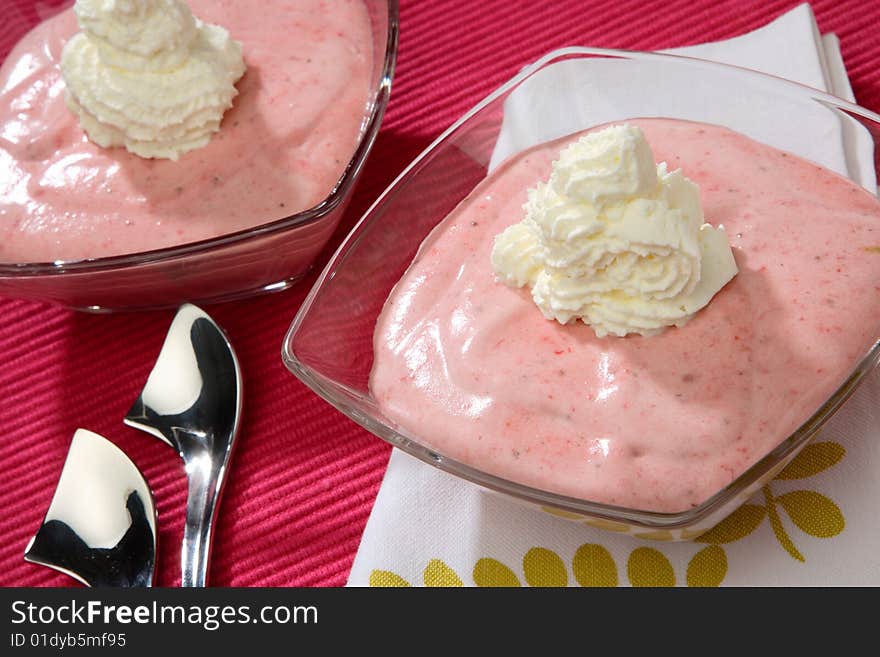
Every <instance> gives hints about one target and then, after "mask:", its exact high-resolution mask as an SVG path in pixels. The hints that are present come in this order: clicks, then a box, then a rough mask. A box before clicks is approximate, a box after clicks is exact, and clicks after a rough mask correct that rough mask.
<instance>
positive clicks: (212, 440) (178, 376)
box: [124, 304, 242, 586]
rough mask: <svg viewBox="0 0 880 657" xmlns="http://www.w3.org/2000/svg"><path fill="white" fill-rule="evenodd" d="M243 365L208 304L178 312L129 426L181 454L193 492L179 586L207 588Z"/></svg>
mask: <svg viewBox="0 0 880 657" xmlns="http://www.w3.org/2000/svg"><path fill="white" fill-rule="evenodd" d="M241 403H242V390H241V371H240V369H239V366H238V359H237V358H236V356H235V352H234V351H233V349H232V345H230V344H229V341H228V340H227V339H226V336H225V335H224V334H223V331H222V330H221V329H220V327H219V326H217V324H216V323H215V322H214V320H213V319H211V318H210V317H209V316H208V315H207V314H206V313H205V312H204V311H203V310H201V309H200V308H198V307H196V306H194V305H192V304H184V305H183V306H181V307H180V309H179V310H178V311H177V314H176V315H175V317H174V320H173V321H172V323H171V327H170V328H169V329H168V335H167V336H166V337H165V343H164V344H163V345H162V350H161V352H160V353H159V358H158V359H157V360H156V364H155V365H154V366H153V370H152V372H150V376H149V378H148V379H147V383H146V385H145V386H144V389H143V391H142V392H141V394H140V397H138V398H137V400H136V401H135V403H134V405H133V406H132V407H131V410H129V411H128V414H127V415H126V416H125V420H124V421H125V424H127V425H128V426H130V427H134V428H136V429H140V430H142V431H146V432H147V433H149V434H152V435H154V436H156V437H157V438H160V439H161V440H164V441H165V442H166V443H168V444H169V445H171V446H172V447H174V448H175V449H176V450H177V452H178V453H179V454H180V457H181V458H182V459H183V462H184V465H185V469H186V474H187V480H188V493H187V501H186V525H185V527H184V533H183V546H182V549H181V553H180V567H181V578H180V583H181V586H205V584H206V582H207V575H208V558H209V555H210V550H211V539H212V531H211V530H212V527H213V524H214V519H215V517H216V514H217V508H218V505H219V501H220V496H221V494H222V492H223V484H224V481H225V475H226V470H227V467H228V464H229V459H230V457H231V456H232V449H233V446H234V444H235V438H236V435H237V434H238V426H239V421H240V419H241Z"/></svg>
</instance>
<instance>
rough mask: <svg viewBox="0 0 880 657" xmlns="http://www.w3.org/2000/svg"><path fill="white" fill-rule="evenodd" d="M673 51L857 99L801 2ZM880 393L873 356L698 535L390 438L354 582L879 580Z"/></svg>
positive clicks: (843, 166)
mask: <svg viewBox="0 0 880 657" xmlns="http://www.w3.org/2000/svg"><path fill="white" fill-rule="evenodd" d="M668 52H672V53H676V54H683V55H688V56H693V57H700V58H704V59H713V60H716V61H720V62H724V63H728V64H736V65H740V66H745V67H749V68H754V69H757V70H760V71H763V72H766V73H770V74H774V75H777V76H780V77H786V78H789V79H792V80H795V81H798V82H801V83H803V84H807V85H810V86H813V87H816V88H819V89H823V90H828V91H830V92H831V93H833V94H835V95H837V96H840V97H842V98H846V99H849V100H852V91H851V89H850V86H849V82H848V79H847V75H846V70H845V69H844V67H843V62H842V59H841V57H840V49H839V44H838V41H837V38H836V37H835V36H834V35H824V36H820V35H819V31H818V28H817V26H816V22H815V18H814V16H813V13H812V11H811V9H810V7H809V5H806V4H803V5H800V6H798V7H797V8H795V9H793V10H791V11H790V12H788V13H786V14H784V15H783V16H781V17H779V18H778V19H776V20H775V21H773V22H772V23H770V24H768V25H766V26H765V27H763V28H761V29H759V30H756V31H754V32H751V33H749V34H747V35H744V36H740V37H737V38H734V39H729V40H726V41H721V42H716V43H709V44H702V45H698V46H691V47H687V48H679V49H675V50H670V51H668ZM507 109H508V108H506V110H507ZM594 109H595V108H594ZM515 113H516V112H515V111H514V112H513V113H512V114H515ZM511 116H512V115H511ZM619 118H620V117H619V115H618V116H611V117H609V120H611V119H619ZM511 121H513V122H514V123H515V117H513V116H512V118H511ZM507 122H508V113H507V111H506V113H505V123H507ZM506 127H510V126H506ZM548 129H549V130H551V131H552V130H554V129H556V130H559V129H562V128H561V127H560V126H556V127H555V128H554V127H552V126H551V127H549V128H548ZM833 129H834V130H837V131H838V134H837V139H839V140H840V141H841V143H842V144H843V146H844V147H845V149H844V148H841V150H840V151H839V152H838V151H835V150H834V149H824V150H823V152H821V153H819V157H818V158H816V159H820V160H822V158H824V161H823V163H825V164H826V165H827V166H832V167H834V168H836V169H838V170H840V171H841V172H842V173H848V174H849V175H850V176H851V177H853V178H854V179H856V180H858V181H860V182H861V183H862V184H864V185H865V186H868V187H873V183H874V177H873V169H872V167H871V162H872V145H871V143H870V142H869V141H866V140H865V138H864V133H861V132H860V131H859V130H858V129H857V128H856V127H855V126H852V125H848V124H847V123H846V121H843V122H841V123H836V124H835V126H834V128H833ZM524 134H526V133H523V132H522V131H517V130H516V129H515V128H512V129H510V130H507V131H506V134H505V136H503V137H502V138H499V142H498V146H497V147H496V153H495V154H494V158H493V161H499V160H500V158H501V157H502V156H503V154H504V150H505V149H508V148H510V149H518V148H520V147H522V144H520V143H515V142H516V141H517V140H518V139H520V140H521V139H523V138H525V139H529V138H532V137H529V136H528V135H527V134H526V136H525V137H524V136H523V135H524ZM560 134H564V132H563V133H560ZM551 136H554V135H551ZM535 138H536V139H538V140H539V141H541V140H543V138H546V137H544V136H542V135H541V136H538V137H535ZM759 138H760V137H759ZM776 138H777V139H778V135H777V136H776ZM508 139H509V140H511V141H510V142H509V143H506V141H507V140H508ZM774 145H778V144H774ZM789 150H795V151H797V150H799V149H797V148H789ZM800 151H801V153H802V154H803V149H802V148H801V149H800ZM829 151H831V152H830V155H829ZM508 152H509V151H508ZM878 399H880V375H878V371H876V370H875V371H874V372H873V373H871V374H869V375H868V379H867V381H866V382H865V383H864V384H863V385H862V387H861V388H860V389H859V390H858V391H857V392H856V394H855V395H854V396H853V397H852V398H851V399H850V400H849V401H848V402H847V404H846V406H845V407H844V408H843V409H842V410H841V411H840V412H839V413H838V414H837V415H836V416H835V417H834V418H832V419H831V421H830V422H829V423H828V424H827V425H826V427H825V428H824V429H823V431H822V433H821V435H820V436H819V437H817V438H816V439H815V440H814V441H813V446H812V447H808V449H806V450H805V451H804V452H803V453H802V455H801V456H800V457H798V459H797V460H796V464H795V466H793V468H794V469H789V471H788V472H789V474H790V475H797V477H796V478H788V479H785V480H779V479H777V480H774V481H773V482H771V483H770V484H769V486H768V487H767V488H766V489H765V491H762V493H759V494H758V495H756V496H755V498H753V499H752V500H749V502H748V503H747V504H746V505H744V506H743V507H742V508H741V509H740V510H739V511H737V512H735V513H734V515H733V516H731V517H730V518H729V519H728V520H727V521H725V522H724V523H722V524H721V525H720V526H719V527H718V528H717V530H713V531H712V532H710V534H708V535H707V536H706V537H705V540H702V541H701V540H698V541H694V542H684V543H663V542H656V541H644V540H640V539H638V538H635V537H632V536H627V535H620V534H615V533H612V532H610V531H606V530H600V529H595V528H593V527H588V526H585V525H583V524H581V523H577V522H572V521H569V520H565V519H561V518H557V517H554V516H551V515H550V514H547V513H543V512H541V511H539V510H536V509H533V508H529V507H526V506H524V505H522V504H519V503H517V502H514V501H512V500H509V499H507V498H505V497H503V496H500V495H497V494H494V493H491V492H489V491H486V490H484V489H482V488H480V487H478V486H475V485H472V484H470V483H468V482H465V481H463V480H460V479H458V478H456V477H453V476H452V475H449V474H446V473H444V472H441V471H440V470H437V469H435V468H432V467H431V466H428V465H426V464H424V463H422V462H420V461H418V460H416V459H414V458H412V457H410V456H408V455H406V454H404V453H403V452H400V451H398V450H396V449H395V450H393V451H392V454H391V458H390V461H389V464H388V469H387V472H386V474H385V478H384V480H383V482H382V486H381V488H380V490H379V494H378V496H377V498H376V503H375V506H374V508H373V511H372V513H371V515H370V519H369V521H368V523H367V526H366V529H365V531H364V534H363V537H362V539H361V544H360V547H359V549H358V553H357V555H356V557H355V560H354V564H353V566H352V569H351V573H350V575H349V580H348V585H349V586H368V585H374V586H375V585H405V584H410V585H413V586H421V585H458V584H463V585H465V586H473V585H490V584H516V583H520V584H522V585H533V586H534V585H550V584H568V585H575V586H576V585H579V584H581V585H584V584H597V583H604V584H619V585H647V584H652V583H653V584H673V583H674V584H676V585H707V584H721V585H737V586H815V585H878V584H880V517H878V516H877V513H876V502H877V500H880V406H878V404H877V403H876V400H878ZM597 564H598V565H597Z"/></svg>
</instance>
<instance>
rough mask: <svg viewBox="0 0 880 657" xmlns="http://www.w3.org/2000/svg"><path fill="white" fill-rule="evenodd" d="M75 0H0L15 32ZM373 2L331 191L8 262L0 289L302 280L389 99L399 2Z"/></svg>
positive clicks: (261, 285) (149, 304)
mask: <svg viewBox="0 0 880 657" xmlns="http://www.w3.org/2000/svg"><path fill="white" fill-rule="evenodd" d="M71 4H72V2H70V1H67V2H64V1H61V2H50V3H48V4H47V3H32V2H27V1H26V0H2V1H0V6H2V8H3V14H4V20H5V21H9V23H8V24H9V29H10V32H9V33H12V31H13V30H14V31H15V32H16V33H20V36H23V35H24V32H25V31H26V30H27V29H30V28H31V27H33V26H34V25H36V24H37V23H38V22H40V21H42V20H45V19H47V18H49V17H50V16H52V15H54V14H56V13H58V12H59V11H61V10H62V9H65V8H67V7H69V6H70V5H71ZM365 4H366V6H367V9H368V11H369V15H370V21H371V26H372V27H371V31H372V38H373V43H372V49H373V71H372V74H371V75H372V80H373V82H372V90H371V92H370V95H369V97H367V98H365V99H364V101H365V102H364V114H363V118H362V120H361V126H360V137H359V140H358V143H357V146H356V148H355V150H354V152H353V154H352V155H351V159H350V160H349V162H348V164H347V166H346V167H345V169H344V170H343V173H342V174H341V176H340V178H339V180H338V181H337V182H336V183H335V185H334V186H333V189H332V190H331V191H330V192H329V194H328V195H327V196H326V197H325V198H324V199H323V200H321V201H320V202H319V203H318V204H316V205H314V206H313V207H311V208H309V209H307V210H304V211H302V212H297V213H296V214H292V215H290V216H287V217H284V218H281V219H277V220H273V221H269V222H267V223H262V224H259V225H255V226H254V227H253V228H249V229H246V230H241V231H238V232H234V233H228V234H224V235H220V236H218V237H214V238H210V239H205V240H201V241H198V242H190V243H185V244H181V245H179V246H173V247H168V248H162V249H156V250H151V251H144V252H140V253H131V254H126V255H120V256H111V257H99V258H92V259H83V260H68V261H56V262H31V263H11V262H0V296H8V297H17V298H24V299H34V300H41V301H48V302H50V303H54V304H59V305H63V306H67V307H71V308H76V309H79V310H87V311H93V312H102V311H111V310H137V309H147V308H160V307H173V306H177V305H179V304H180V303H182V302H184V301H191V302H201V303H211V302H215V301H227V300H231V299H235V298H240V297H246V296H250V295H253V294H258V293H262V292H267V291H274V290H280V289H283V288H286V287H288V286H290V285H291V284H293V283H294V282H295V281H296V280H297V279H299V278H300V277H301V276H302V275H303V274H305V273H306V271H308V269H309V268H310V266H311V264H312V261H313V260H314V258H315V257H316V256H317V255H318V253H319V252H320V251H321V249H322V248H323V247H324V245H325V244H326V242H327V241H328V240H329V239H330V237H331V236H332V235H333V232H334V230H335V229H336V226H337V225H338V224H339V221H340V219H341V217H342V214H343V212H344V210H345V207H346V205H347V203H348V200H349V198H350V196H351V192H352V190H353V188H354V185H355V182H356V181H357V179H358V176H359V175H360V173H361V171H362V169H363V166H364V163H365V161H366V159H367V156H368V154H369V152H370V149H371V148H372V146H373V143H374V141H375V139H376V135H377V134H378V132H379V126H380V124H381V122H382V117H383V115H384V113H385V108H386V106H387V104H388V99H389V95H390V92H391V80H392V77H393V74H394V67H395V63H396V58H397V41H398V3H397V0H365ZM16 40H17V39H16ZM294 175H296V174H295V172H292V173H291V176H294Z"/></svg>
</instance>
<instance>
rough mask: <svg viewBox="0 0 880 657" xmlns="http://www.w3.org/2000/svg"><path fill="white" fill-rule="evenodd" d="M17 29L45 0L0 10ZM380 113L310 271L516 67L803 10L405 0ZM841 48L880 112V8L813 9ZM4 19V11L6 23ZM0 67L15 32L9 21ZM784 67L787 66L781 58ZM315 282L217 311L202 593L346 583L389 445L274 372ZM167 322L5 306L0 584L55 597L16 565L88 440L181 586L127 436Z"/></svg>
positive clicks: (137, 453)
mask: <svg viewBox="0 0 880 657" xmlns="http://www.w3.org/2000/svg"><path fill="white" fill-rule="evenodd" d="M11 4H15V5H18V6H20V7H24V8H26V10H27V12H28V13H27V15H28V16H30V17H33V18H34V19H35V18H36V17H42V16H45V15H47V14H48V13H51V8H52V7H53V6H55V5H57V4H59V3H58V2H56V1H54V0H42V1H36V2H34V1H33V0H0V6H2V7H4V8H7V7H8V6H10V5H11ZM400 4H401V7H400V23H401V37H400V52H399V59H398V67H397V75H396V78H395V81H394V89H393V93H392V97H391V103H390V105H389V107H388V111H387V114H386V118H385V123H384V125H383V128H382V131H381V133H380V135H379V138H378V140H377V142H376V146H375V149H374V151H373V154H372V155H371V156H370V160H369V161H368V163H367V166H366V168H365V170H364V174H363V178H362V180H361V182H360V184H359V186H358V189H357V190H356V193H355V196H354V199H353V200H352V203H351V205H350V207H349V210H348V213H347V215H346V219H345V220H344V221H343V225H342V226H341V227H340V231H339V232H338V233H337V235H336V237H335V238H334V240H333V241H332V242H331V245H330V246H329V247H328V249H325V253H324V254H323V256H322V258H321V259H320V260H319V262H318V263H317V264H318V265H322V264H323V263H324V262H325V261H326V259H327V257H328V256H329V254H330V253H331V252H332V247H334V246H335V245H336V244H338V242H339V240H340V239H341V237H342V235H343V233H344V231H345V230H347V229H348V228H350V227H351V225H352V224H353V223H354V222H355V221H356V219H357V218H358V217H359V216H360V215H361V214H362V213H363V211H364V210H365V209H366V208H367V206H368V205H369V204H370V202H371V201H372V199H374V198H375V197H376V196H377V195H378V194H379V193H380V192H381V191H382V190H383V189H384V188H385V186H387V185H388V184H389V183H390V182H391V181H392V180H393V179H394V177H395V176H396V175H397V173H399V171H400V170H401V169H402V168H403V167H404V166H405V165H406V164H407V163H408V162H409V161H410V160H411V159H412V158H413V157H414V156H415V155H417V154H418V153H419V152H420V151H421V150H422V149H423V148H425V147H426V146H427V145H428V144H429V143H430V142H431V141H432V140H433V139H434V138H435V137H436V136H437V135H438V134H439V133H440V132H441V131H442V130H443V129H444V128H445V127H447V126H448V125H449V124H450V123H451V122H452V121H454V120H455V119H456V118H457V117H458V116H459V115H461V114H462V113H463V112H465V111H466V110H467V109H469V108H470V107H471V106H472V105H473V104H475V103H476V102H477V101H478V100H479V99H481V98H482V97H483V96H485V95H486V94H488V93H489V92H490V91H492V90H493V89H494V88H495V87H497V86H498V85H500V84H501V83H502V82H504V81H505V80H506V79H508V78H509V77H511V76H512V75H513V74H514V73H516V72H517V71H518V70H519V69H520V68H521V67H522V66H524V65H525V64H528V63H530V62H531V61H533V60H535V59H537V58H538V57H540V56H541V55H543V54H545V53H546V52H547V51H549V50H552V49H554V48H557V47H561V46H568V45H589V46H598V47H608V48H624V49H634V50H651V49H660V48H669V47H674V46H681V45H688V44H693V43H699V42H702V41H709V40H716V39H723V38H727V37H732V36H736V35H738V34H742V33H744V32H747V31H749V30H752V29H755V28H757V27H759V26H761V25H763V24H764V23H766V22H768V21H769V20H771V19H772V18H774V17H776V16H778V15H779V14H781V13H783V12H784V11H786V10H788V9H790V8H792V7H793V6H795V5H797V4H799V3H797V2H791V1H787V0H771V1H768V2H763V1H761V2H757V1H755V2H742V1H741V0H727V1H721V2H718V1H714V0H650V1H643V0H596V1H595V2H578V1H573V0H556V1H554V2H552V3H535V2H531V1H525V0H483V1H482V2H480V3H473V2H462V1H456V0H432V1H431V2H424V1H420V0H401V3H400ZM812 6H813V10H814V12H815V14H816V18H817V20H818V22H819V27H820V29H821V31H822V32H835V33H837V35H838V36H839V37H840V40H841V47H842V51H843V58H844V62H845V63H846V66H847V69H848V71H849V74H850V79H851V81H852V87H853V91H854V93H855V96H856V99H857V100H858V101H859V102H860V104H862V105H864V106H865V107H867V108H869V109H872V110H874V111H878V110H880V67H878V66H877V61H880V39H878V37H877V33H876V25H877V24H878V23H880V3H877V2H867V1H864V0H861V1H859V0H847V1H839V0H817V1H816V2H813V3H812ZM14 13H15V12H14ZM3 15H4V19H3V22H2V24H0V57H2V56H4V55H5V53H6V52H8V49H9V48H10V47H11V44H12V43H14V41H15V40H17V39H18V38H19V37H20V36H21V35H22V33H23V31H24V30H25V29H26V27H27V26H26V25H24V24H23V23H22V22H21V21H20V20H18V19H14V20H13V19H9V18H8V16H9V15H10V14H9V13H8V12H6V11H4V12H3ZM780 56H781V57H784V56H785V53H784V52H781V53H780ZM314 279H315V274H314V273H313V274H312V275H311V276H309V277H307V278H306V279H305V280H304V281H302V282H301V283H300V284H299V285H297V286H296V287H294V288H293V289H291V290H288V291H286V292H282V293H279V294H275V295H270V296H264V297H260V298H256V299H251V300H246V301H238V302H234V303H229V304H221V305H216V306H211V307H209V308H208V311H209V312H210V313H211V314H212V316H213V317H214V318H215V319H216V320H217V321H218V322H219V323H220V324H221V325H222V326H223V327H224V328H225V329H226V331H227V333H228V334H229V336H230V338H231V340H232V342H233V344H234V345H235V348H236V351H237V353H238V355H239V358H240V361H241V365H242V369H243V372H244V377H245V387H246V393H247V397H246V405H245V415H244V422H243V426H242V433H241V442H240V443H239V445H238V448H237V452H236V454H235V459H234V462H233V465H232V471H231V479H230V481H229V484H228V487H227V489H226V493H225V497H224V500H223V505H222V507H221V510H220V515H219V525H218V531H217V535H216V540H215V545H214V560H213V564H212V568H211V583H213V584H215V585H224V586H327V585H330V586H332V585H342V584H344V583H345V580H346V577H347V575H348V571H349V568H350V566H351V562H352V559H353V557H354V554H355V551H356V549H357V546H358V542H359V539H360V534H361V532H362V530H363V527H364V524H365V523H366V520H367V516H368V515H369V512H370V508H371V505H372V503H373V500H374V498H375V495H376V492H377V490H378V487H379V483H380V481H381V478H382V474H383V471H384V468H385V463H386V461H387V458H388V454H389V450H390V448H389V447H388V446H387V445H386V444H385V443H383V442H382V441H380V440H379V439H378V438H375V437H373V436H372V435H370V434H369V433H367V432H366V431H364V430H363V429H361V428H360V427H358V426H356V425H355V424H354V423H352V422H351V421H349V420H348V419H346V418H345V417H343V416H342V415H341V414H340V413H338V412H336V411H335V410H334V409H332V408H331V407H330V406H328V405H327V404H326V403H324V402H323V401H322V400H320V399H319V398H318V397H316V396H315V395H314V394H313V393H312V392H311V391H310V390H308V389H307V388H306V387H305V386H304V385H302V384H301V383H300V382H299V381H298V380H297V379H296V378H295V377H294V376H293V375H291V374H290V373H289V372H288V371H287V370H286V369H285V368H284V366H283V365H282V363H281V359H280V349H281V341H282V338H283V336H284V333H285V331H286V330H287V328H288V325H289V324H290V321H291V319H292V318H293V315H294V314H295V312H296V310H297V308H298V307H299V305H300V303H301V302H302V300H303V298H304V297H305V295H306V293H307V292H308V289H309V287H310V286H311V284H312V283H313V282H314ZM172 315H173V313H172V312H170V311H162V312H149V313H133V314H120V315H85V314H79V313H73V312H70V311H67V310H63V309H59V308H54V307H49V306H45V305H41V304H35V303H30V302H22V301H17V300H10V299H0V363H2V366H0V436H2V438H0V464H2V470H3V476H2V477H0V536H2V538H3V540H2V541H0V585H3V586H47V585H57V586H63V585H68V584H71V583H72V580H70V579H69V578H68V577H66V576H64V575H61V574H58V573H55V572H54V571H50V570H48V569H46V568H42V567H39V566H34V565H31V564H28V563H25V562H24V561H23V560H22V554H23V551H24V548H25V545H26V544H27V541H28V539H29V538H30V536H31V535H32V534H33V532H34V531H35V530H36V529H37V527H38V526H39V523H40V521H41V520H42V517H43V514H44V513H45V511H46V508H47V507H48V504H49V500H50V499H51V496H52V492H53V490H54V487H55V483H56V481H57V478H58V475H59V473H60V469H61V465H62V464H63V461H64V457H65V454H66V451H67V447H68V445H69V442H70V438H71V436H72V434H73V431H74V429H76V428H77V427H84V428H88V429H91V430H93V431H96V432H98V433H100V434H102V435H104V436H106V437H108V438H110V439H111V440H113V441H114V442H116V443H117V444H118V445H119V446H120V447H121V448H122V449H123V450H125V451H126V452H127V453H128V454H129V455H130V456H131V458H132V459H133V460H134V461H135V463H137V465H138V466H139V467H140V468H141V470H142V471H143V472H144V474H145V476H146V477H147V480H148V481H149V483H150V485H151V487H152V488H153V491H154V493H155V497H156V501H157V503H158V507H159V527H160V537H159V546H160V547H159V565H158V572H157V584H158V585H162V586H173V585H176V584H178V582H179V575H178V552H179V546H180V540H181V537H182V533H183V510H184V501H185V493H186V486H185V480H184V475H183V470H182V468H181V467H180V464H179V462H178V459H177V457H176V455H175V454H174V453H173V451H171V450H170V449H169V448H168V447H167V446H165V445H163V444H161V443H160V442H159V441H157V440H155V439H152V438H150V437H148V436H146V435H144V434H141V433H139V432H136V431H135V430H133V429H129V428H127V427H125V426H123V425H122V423H121V419H122V416H123V415H124V413H125V412H126V411H127V410H128V408H129V406H130V405H131V402H132V400H133V399H134V398H135V397H136V396H137V394H138V393H139V391H140V388H141V385H142V384H143V382H144V381H145V380H146V377H147V374H148V373H149V371H150V368H151V367H152V365H153V361H154V359H155V357H156V355H157V354H158V351H159V348H160V347H161V344H162V340H163V338H164V336H165V331H166V330H167V327H168V325H169V323H170V321H171V318H172Z"/></svg>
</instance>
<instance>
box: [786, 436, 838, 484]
mask: <svg viewBox="0 0 880 657" xmlns="http://www.w3.org/2000/svg"><path fill="white" fill-rule="evenodd" d="M845 455H846V449H844V447H843V445H840V444H839V443H834V442H820V443H811V444H809V445H807V446H806V447H804V448H803V449H802V450H801V451H800V453H799V454H798V455H797V456H795V457H794V458H793V459H792V461H791V463H789V464H788V465H787V466H785V468H784V469H783V470H782V472H780V473H779V474H778V475H776V478H777V479H783V480H790V479H805V478H807V477H812V476H813V475H816V474H819V473H820V472H822V471H823V470H827V469H828V468H830V467H831V466H833V465H834V464H836V463H837V462H838V461H839V460H840V459H842V458H843V457H844V456H845Z"/></svg>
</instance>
